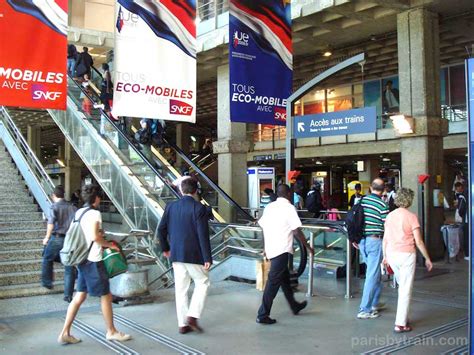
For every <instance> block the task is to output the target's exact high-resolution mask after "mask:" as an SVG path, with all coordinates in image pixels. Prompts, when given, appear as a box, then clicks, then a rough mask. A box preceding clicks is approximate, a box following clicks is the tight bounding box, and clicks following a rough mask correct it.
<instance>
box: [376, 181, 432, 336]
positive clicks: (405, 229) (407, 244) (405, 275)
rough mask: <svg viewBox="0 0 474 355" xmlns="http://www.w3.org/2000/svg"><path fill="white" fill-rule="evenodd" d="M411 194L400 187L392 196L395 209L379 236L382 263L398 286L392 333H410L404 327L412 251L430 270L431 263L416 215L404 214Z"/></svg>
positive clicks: (410, 283) (409, 328) (409, 286)
mask: <svg viewBox="0 0 474 355" xmlns="http://www.w3.org/2000/svg"><path fill="white" fill-rule="evenodd" d="M414 195H415V194H414V192H413V191H412V190H410V189H406V188H401V189H399V190H398V191H397V195H396V197H395V205H396V206H398V207H399V208H397V209H396V210H394V211H393V212H390V213H389V214H388V216H387V219H386V220H385V233H384V237H383V263H384V265H390V267H391V268H392V269H393V272H394V274H395V279H396V280H397V283H398V286H399V287H398V305H397V316H396V319H395V328H394V331H395V332H396V333H403V332H409V331H411V327H410V326H409V325H408V324H407V319H408V310H409V307H410V299H411V291H412V288H413V280H414V278H415V263H416V248H415V247H417V248H418V249H419V250H420V252H421V254H422V255H423V257H424V258H425V265H426V268H427V269H428V271H431V269H432V268H433V264H432V263H431V260H430V256H429V255H428V251H427V250H426V247H425V244H424V243H423V238H422V236H421V229H420V222H418V217H417V216H416V214H414V213H412V212H410V211H408V208H409V207H410V206H411V204H412V202H413V197H414Z"/></svg>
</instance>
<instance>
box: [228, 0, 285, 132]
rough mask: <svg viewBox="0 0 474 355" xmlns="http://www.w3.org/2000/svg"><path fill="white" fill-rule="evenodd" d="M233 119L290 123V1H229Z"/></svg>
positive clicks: (231, 105) (274, 123) (264, 122)
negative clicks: (288, 101) (288, 112)
mask: <svg viewBox="0 0 474 355" xmlns="http://www.w3.org/2000/svg"><path fill="white" fill-rule="evenodd" d="M229 70H230V119H231V121H234V122H249V123H263V124H270V125H285V124H286V100H287V98H288V97H289V96H290V94H291V92H292V81H293V50H292V42H291V5H290V0H262V1H255V0H230V15H229Z"/></svg>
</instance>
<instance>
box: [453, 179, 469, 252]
mask: <svg viewBox="0 0 474 355" xmlns="http://www.w3.org/2000/svg"><path fill="white" fill-rule="evenodd" d="M454 189H455V191H456V201H455V206H456V213H455V222H456V223H459V225H460V226H461V228H462V232H463V239H462V242H463V248H464V259H466V260H469V223H468V215H469V214H468V213H467V212H468V208H467V199H466V196H465V195H464V185H463V184H462V183H461V182H459V181H458V182H456V183H455V184H454Z"/></svg>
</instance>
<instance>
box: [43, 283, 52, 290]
mask: <svg viewBox="0 0 474 355" xmlns="http://www.w3.org/2000/svg"><path fill="white" fill-rule="evenodd" d="M41 286H43V287H44V288H47V289H48V290H52V289H53V285H46V284H42V285H41Z"/></svg>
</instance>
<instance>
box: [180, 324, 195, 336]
mask: <svg viewBox="0 0 474 355" xmlns="http://www.w3.org/2000/svg"><path fill="white" fill-rule="evenodd" d="M192 331H193V330H192V329H191V327H190V326H189V325H185V326H184V327H179V334H186V333H189V332H192Z"/></svg>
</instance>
